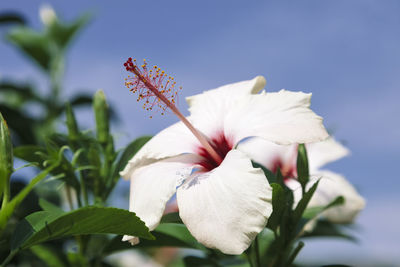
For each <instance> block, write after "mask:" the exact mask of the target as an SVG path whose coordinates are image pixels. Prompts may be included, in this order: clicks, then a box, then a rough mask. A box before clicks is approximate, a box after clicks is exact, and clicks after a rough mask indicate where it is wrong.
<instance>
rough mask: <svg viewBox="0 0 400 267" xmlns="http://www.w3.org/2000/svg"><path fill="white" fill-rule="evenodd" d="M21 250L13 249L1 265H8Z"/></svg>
mask: <svg viewBox="0 0 400 267" xmlns="http://www.w3.org/2000/svg"><path fill="white" fill-rule="evenodd" d="M18 251H19V250H13V251H11V252H10V254H8V256H7V258H6V259H5V260H4V261H3V262H2V263H1V265H0V267H6V266H7V264H8V263H9V262H10V261H11V260H12V259H13V258H14V256H15V255H16V254H17V253H18Z"/></svg>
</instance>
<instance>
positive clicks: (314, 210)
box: [303, 196, 345, 220]
mask: <svg viewBox="0 0 400 267" xmlns="http://www.w3.org/2000/svg"><path fill="white" fill-rule="evenodd" d="M344 202H345V199H344V197H342V196H339V197H337V198H335V199H334V200H333V201H331V203H329V204H328V205H326V206H319V207H311V208H307V209H306V210H305V211H304V213H303V218H305V219H308V220H310V219H313V218H315V217H317V216H318V215H319V214H321V213H322V212H323V211H325V210H327V209H329V208H332V207H334V206H339V205H343V204H344Z"/></svg>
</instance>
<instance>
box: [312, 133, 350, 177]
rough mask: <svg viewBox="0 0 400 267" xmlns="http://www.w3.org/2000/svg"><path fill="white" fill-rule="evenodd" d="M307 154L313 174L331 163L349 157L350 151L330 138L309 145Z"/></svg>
mask: <svg viewBox="0 0 400 267" xmlns="http://www.w3.org/2000/svg"><path fill="white" fill-rule="evenodd" d="M307 154H308V162H309V165H310V171H311V172H313V171H316V170H318V169H319V168H320V167H322V166H323V165H325V164H327V163H329V162H332V161H335V160H338V159H340V158H343V157H345V156H347V155H348V154H350V151H349V150H348V149H347V148H346V147H344V146H343V145H342V144H340V143H339V142H337V141H336V140H335V139H334V138H332V137H330V138H328V139H326V140H324V141H322V142H316V143H310V144H307Z"/></svg>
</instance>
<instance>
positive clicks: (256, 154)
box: [238, 138, 365, 230]
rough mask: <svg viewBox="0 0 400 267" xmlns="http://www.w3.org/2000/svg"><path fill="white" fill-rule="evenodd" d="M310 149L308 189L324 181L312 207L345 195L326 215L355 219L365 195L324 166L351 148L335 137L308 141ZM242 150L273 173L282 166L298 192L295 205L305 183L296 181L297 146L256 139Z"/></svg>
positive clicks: (346, 220)
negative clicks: (337, 140)
mask: <svg viewBox="0 0 400 267" xmlns="http://www.w3.org/2000/svg"><path fill="white" fill-rule="evenodd" d="M306 148H307V155H308V162H309V170H310V175H311V179H310V181H309V183H308V184H307V188H310V187H311V186H312V185H313V184H314V183H315V182H316V181H318V180H320V182H319V184H318V187H317V190H316V191H315V193H314V195H313V197H312V198H311V201H310V203H309V205H308V207H319V206H326V205H328V204H329V203H331V202H332V201H333V200H334V199H336V198H337V197H339V196H343V197H344V198H345V203H344V204H343V205H340V206H335V207H332V208H329V209H328V210H326V211H324V212H323V214H322V216H323V217H325V218H326V219H327V220H328V221H330V222H333V223H351V222H353V220H354V219H355V217H356V216H357V214H358V213H359V212H360V211H361V210H362V209H363V208H364V206H365V200H364V198H362V197H361V196H360V195H359V194H358V193H357V191H356V190H355V188H354V187H353V186H352V185H351V184H350V183H349V182H348V181H347V180H346V179H345V178H344V177H343V176H341V175H339V174H337V173H334V172H331V171H327V170H321V169H320V168H321V167H322V166H323V165H325V164H327V163H329V162H332V161H335V160H338V159H340V158H342V157H344V156H346V155H348V154H349V150H348V149H347V148H345V147H344V146H343V145H341V144H340V143H338V142H336V141H335V140H334V139H333V138H328V139H327V140H324V141H322V142H316V143H310V144H306ZM238 149H240V150H241V151H244V152H246V153H247V154H248V155H249V156H250V157H251V158H252V159H253V160H254V161H256V162H258V163H260V164H262V165H264V166H265V167H266V168H268V169H270V170H271V171H273V172H275V171H276V169H277V168H278V167H279V168H280V170H281V172H282V174H283V176H284V178H285V183H286V185H287V186H288V187H289V188H290V189H292V190H293V191H294V198H295V205H296V204H297V203H298V201H300V199H301V186H300V183H299V182H298V181H297V180H296V177H297V172H296V159H297V145H286V146H282V145H277V144H274V143H271V142H268V141H265V140H260V139H257V140H256V139H254V138H253V139H250V140H247V141H246V142H243V143H241V144H240V145H239V147H238ZM309 226H310V225H309ZM311 229H312V224H311V226H310V227H308V230H311Z"/></svg>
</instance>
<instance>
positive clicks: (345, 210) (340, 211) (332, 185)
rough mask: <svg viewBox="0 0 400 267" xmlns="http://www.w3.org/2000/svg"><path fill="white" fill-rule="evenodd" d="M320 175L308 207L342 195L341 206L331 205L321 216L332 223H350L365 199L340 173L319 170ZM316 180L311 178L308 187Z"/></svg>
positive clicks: (323, 204)
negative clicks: (342, 201) (342, 202)
mask: <svg viewBox="0 0 400 267" xmlns="http://www.w3.org/2000/svg"><path fill="white" fill-rule="evenodd" d="M317 175H318V176H322V178H321V181H320V182H319V184H318V187H317V190H316V191H315V193H314V196H313V197H312V198H311V201H310V203H309V207H316V206H325V205H328V204H329V203H330V202H332V201H333V200H334V199H335V198H337V197H339V196H343V197H344V199H345V203H344V204H343V205H341V206H336V207H332V208H330V209H328V210H326V211H324V212H323V214H322V215H323V216H324V217H325V218H326V219H327V220H329V221H330V222H333V223H351V222H353V221H354V219H355V217H356V216H357V214H358V213H359V212H360V211H361V210H362V209H363V208H364V207H365V200H364V198H363V197H361V196H360V195H359V194H358V193H357V191H356V189H355V188H354V187H353V186H352V185H351V184H350V183H349V182H348V181H347V180H346V179H345V178H344V177H343V176H341V175H339V174H337V173H333V172H330V171H319V172H318V174H317ZM315 182H316V180H315V179H313V180H311V181H310V182H309V184H307V186H308V187H311V186H312V185H313V184H314V183H315Z"/></svg>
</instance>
